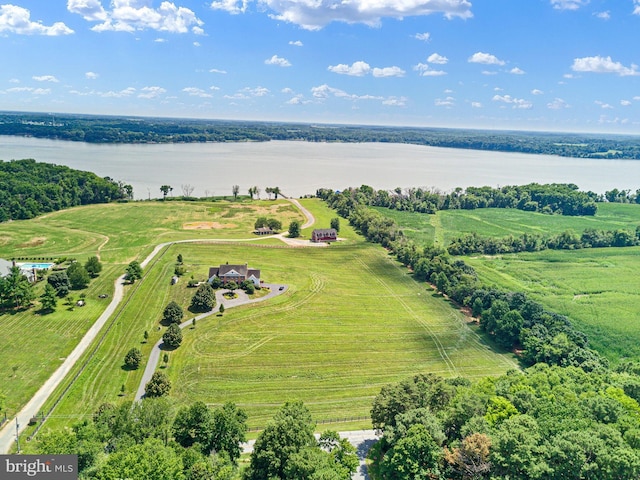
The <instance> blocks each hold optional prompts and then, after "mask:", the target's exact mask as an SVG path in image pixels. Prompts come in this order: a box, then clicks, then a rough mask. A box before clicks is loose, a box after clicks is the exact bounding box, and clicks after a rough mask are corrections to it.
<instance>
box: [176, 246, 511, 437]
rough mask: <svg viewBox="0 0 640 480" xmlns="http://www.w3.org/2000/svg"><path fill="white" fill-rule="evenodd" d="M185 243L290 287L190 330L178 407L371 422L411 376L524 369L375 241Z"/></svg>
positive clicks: (192, 250) (182, 351) (261, 419)
mask: <svg viewBox="0 0 640 480" xmlns="http://www.w3.org/2000/svg"><path fill="white" fill-rule="evenodd" d="M174 248H177V247H174ZM180 250H181V251H182V250H184V251H185V252H187V255H188V256H189V257H191V256H193V257H197V258H200V259H203V260H204V259H207V260H208V261H209V263H211V264H219V263H221V262H224V261H226V260H227V259H228V260H229V261H230V263H233V262H248V263H249V265H251V266H255V267H257V268H260V269H261V270H262V276H263V278H264V279H265V281H267V282H279V283H286V284H288V285H289V287H290V288H289V290H288V291H287V292H286V293H285V294H284V295H282V296H281V297H278V298H276V299H273V300H270V301H268V302H267V303H265V304H257V305H251V306H245V307H239V308H237V309H233V310H227V311H226V312H225V313H224V315H223V316H222V317H219V316H215V317H211V318H210V319H208V320H203V321H202V322H200V323H198V324H197V328H196V329H195V330H191V329H189V330H187V331H186V335H185V339H184V342H183V345H182V346H181V347H180V348H179V349H178V350H176V351H175V352H173V353H171V355H170V356H171V359H170V362H169V367H168V368H167V370H166V372H167V373H168V374H169V376H170V378H171V380H172V382H173V385H174V386H173V390H172V393H171V396H172V397H175V398H176V399H177V400H178V401H179V402H182V403H188V402H192V401H194V400H202V401H204V402H206V403H209V404H220V403H224V402H226V401H232V402H235V403H237V404H238V405H241V406H242V407H243V408H245V409H246V410H247V412H248V413H249V424H250V425H251V426H253V427H261V426H264V425H265V424H266V422H267V420H268V419H269V418H271V417H272V415H273V414H274V413H275V411H276V410H277V409H278V407H279V406H280V405H281V404H282V403H283V402H285V401H287V400H292V399H300V400H303V401H304V402H305V404H307V405H308V406H309V408H310V409H311V412H312V414H313V416H314V418H315V419H317V420H336V419H343V418H354V417H368V415H369V412H370V409H371V403H372V400H373V397H374V396H375V395H376V394H377V393H379V391H380V388H381V387H382V386H383V385H385V384H387V383H390V382H397V381H398V380H401V379H404V378H406V377H408V376H410V375H413V374H416V373H427V372H432V373H437V374H439V375H444V376H456V375H461V376H465V377H470V378H472V377H480V376H486V375H495V374H499V373H501V372H504V371H505V370H507V369H509V368H514V367H516V364H515V363H514V361H513V359H512V357H511V356H510V355H508V354H507V355H501V354H496V353H494V352H493V351H491V350H490V349H489V348H488V347H487V346H486V345H485V344H484V343H483V342H482V340H481V339H480V337H478V336H477V335H476V334H475V333H474V332H473V331H472V329H471V328H470V327H469V326H468V325H467V323H466V321H465V318H464V316H463V315H462V314H461V313H459V312H458V311H457V310H455V309H454V308H452V307H451V306H450V305H449V304H448V303H447V302H445V301H444V300H443V299H442V298H441V297H439V296H434V295H433V293H432V291H431V290H428V289H425V287H424V285H420V284H418V283H416V282H415V281H414V280H413V279H412V277H411V276H410V275H409V274H408V272H407V270H406V269H404V268H403V267H401V266H399V265H398V264H397V263H396V262H394V261H393V260H392V259H391V258H390V257H389V256H388V254H387V253H386V252H385V251H384V250H383V249H381V248H380V247H379V246H377V245H371V244H366V243H359V244H355V245H332V246H331V247H329V248H306V249H300V248H290V249H281V248H259V247H249V246H247V247H226V246H222V245H216V246H197V245H192V246H189V247H188V249H186V250H185V248H184V246H180ZM183 255H184V252H183Z"/></svg>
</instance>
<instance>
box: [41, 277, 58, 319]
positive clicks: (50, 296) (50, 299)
mask: <svg viewBox="0 0 640 480" xmlns="http://www.w3.org/2000/svg"><path fill="white" fill-rule="evenodd" d="M40 303H41V304H42V311H43V312H53V311H54V310H55V309H56V305H57V304H58V298H57V297H56V290H55V288H53V287H52V286H51V285H50V284H48V283H47V284H46V285H45V286H44V293H43V294H42V295H41V296H40Z"/></svg>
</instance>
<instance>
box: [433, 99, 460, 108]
mask: <svg viewBox="0 0 640 480" xmlns="http://www.w3.org/2000/svg"><path fill="white" fill-rule="evenodd" d="M434 104H435V106H436V107H446V108H451V107H453V106H455V98H453V97H447V98H445V99H442V98H436V100H435V102H434Z"/></svg>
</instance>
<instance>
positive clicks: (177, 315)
mask: <svg viewBox="0 0 640 480" xmlns="http://www.w3.org/2000/svg"><path fill="white" fill-rule="evenodd" d="M183 317H184V310H182V307H181V306H180V305H178V304H177V303H176V302H175V301H174V300H171V301H170V302H169V303H168V304H167V306H166V307H165V308H164V311H163V312H162V321H163V322H164V323H180V322H181V321H182V318H183Z"/></svg>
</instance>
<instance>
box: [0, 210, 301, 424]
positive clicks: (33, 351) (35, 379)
mask: <svg viewBox="0 0 640 480" xmlns="http://www.w3.org/2000/svg"><path fill="white" fill-rule="evenodd" d="M258 216H267V217H273V218H277V219H279V220H281V221H282V223H283V225H288V222H289V221H291V220H292V219H297V220H300V221H303V220H304V216H303V215H302V214H301V213H300V212H299V211H298V209H297V208H296V207H294V206H293V205H291V204H290V203H289V202H288V201H286V200H279V201H266V200H264V201H255V202H237V203H234V202H226V201H216V202H134V203H117V204H116V203H114V204H104V205H91V206H85V207H77V208H72V209H69V210H63V211H59V212H54V213H50V214H47V215H44V216H41V217H39V218H35V219H32V220H26V221H14V222H8V223H3V224H0V258H5V259H12V258H19V257H29V258H34V259H40V258H46V259H49V258H60V257H69V258H76V259H77V260H78V261H80V262H82V263H84V262H86V260H87V258H89V257H90V256H93V255H99V256H100V259H101V261H102V263H103V266H104V270H103V271H102V272H101V274H100V276H99V277H98V278H96V279H94V280H92V282H91V284H90V286H89V287H88V288H87V289H85V290H78V291H71V295H72V297H73V299H74V301H76V300H78V299H79V296H80V294H84V295H85V296H86V306H85V307H82V308H78V307H75V308H71V306H70V305H66V304H65V300H64V299H60V300H59V301H58V307H57V309H56V311H55V312H54V313H51V314H47V315H41V314H39V313H38V311H37V310H38V306H39V303H38V300H36V302H35V304H36V307H35V308H31V309H29V310H26V311H20V312H3V313H1V314H0V328H2V331H3V335H2V336H0V359H2V362H0V378H2V381H0V395H3V396H4V397H5V400H4V405H5V408H6V411H7V413H8V414H9V415H12V414H14V413H15V412H17V411H18V410H19V409H20V408H21V407H22V406H24V404H25V403H26V402H27V401H28V400H29V399H30V398H31V396H33V394H34V393H35V392H36V391H37V390H38V388H39V387H40V386H41V385H42V383H44V381H45V380H46V379H47V378H48V377H49V376H50V375H51V373H53V371H55V369H56V368H57V367H58V366H59V365H60V364H61V363H62V361H63V360H64V358H65V357H66V356H67V355H68V354H69V353H70V352H71V351H72V350H73V348H74V347H75V346H76V345H77V343H78V341H79V340H80V339H81V338H82V337H83V336H84V334H85V333H86V331H87V330H88V329H89V327H90V326H91V325H93V323H94V322H95V321H96V319H97V318H98V317H99V315H100V314H101V313H102V312H103V311H104V309H105V307H106V305H107V304H108V302H109V301H110V299H111V296H112V293H113V285H114V281H115V280H116V278H117V277H118V276H120V275H121V274H122V273H124V268H125V266H126V264H127V263H128V262H130V261H131V260H134V259H137V260H142V259H144V258H145V257H146V255H148V254H149V253H150V252H151V250H152V249H153V247H154V246H155V245H157V244H158V243H162V242H167V241H173V240H182V239H194V238H195V239H198V238H201V239H206V238H222V239H225V238H227V239H228V238H241V239H254V238H255V236H254V235H253V234H252V233H251V232H252V230H253V224H254V222H255V219H256V218H257V217H258ZM272 241H273V242H275V240H272ZM278 242H279V241H278ZM279 243H281V242H279ZM167 268H169V269H170V273H171V274H172V273H173V267H172V266H171V267H167ZM201 274H202V276H203V277H204V275H205V274H206V270H203V271H202V272H201ZM150 283H151V282H150ZM185 283H186V282H185ZM43 289H44V284H43V283H40V284H39V285H37V286H36V295H37V296H39V295H40V294H41V293H42V291H43ZM130 290H131V289H130ZM165 293H166V292H165ZM100 294H107V295H108V298H107V299H99V298H98V296H99V295H100ZM147 294H148V295H151V296H152V297H153V298H154V299H155V295H154V293H153V291H151V292H150V293H147ZM163 294H164V293H163ZM161 300H162V297H160V299H158V301H159V302H160V301H161ZM134 306H135V303H134ZM131 318H134V319H135V316H134V317H131ZM128 321H129V319H127V318H125V319H124V320H123V322H124V323H122V324H118V326H122V328H125V331H127V330H126V327H127V322H128ZM121 331H122V330H121ZM143 331H144V328H143V329H142V330H141V331H140V332H136V334H138V333H139V335H140V337H139V338H140V339H141V338H142V337H141V335H142V333H143ZM104 355H105V358H106V357H108V356H109V355H110V354H109V352H106V353H104ZM118 355H120V352H119V351H118ZM123 355H124V354H123ZM118 361H120V360H118ZM119 380H122V379H119ZM121 384H122V381H121V383H120V384H119V385H118V388H120V386H121Z"/></svg>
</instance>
